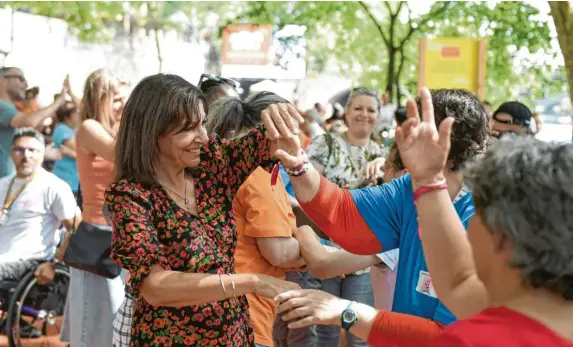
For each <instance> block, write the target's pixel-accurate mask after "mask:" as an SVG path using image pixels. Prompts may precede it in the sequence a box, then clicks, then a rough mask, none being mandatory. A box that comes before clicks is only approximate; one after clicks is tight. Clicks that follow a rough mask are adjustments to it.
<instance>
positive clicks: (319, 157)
mask: <svg viewBox="0 0 573 347" xmlns="http://www.w3.org/2000/svg"><path fill="white" fill-rule="evenodd" d="M306 152H307V154H308V157H309V158H310V159H311V160H313V161H315V162H317V163H319V164H320V165H322V166H324V173H323V175H324V177H325V178H326V179H328V180H329V181H331V182H333V183H336V184H337V185H338V186H339V187H342V188H349V189H356V188H361V187H364V186H366V185H369V184H370V181H369V180H366V178H365V170H364V169H365V167H366V164H368V162H370V161H372V160H374V159H376V158H379V157H384V155H385V153H384V152H383V148H382V147H381V146H380V145H379V144H377V143H376V142H374V141H372V140H369V141H368V143H367V144H366V145H364V146H353V145H351V144H349V143H348V142H346V140H345V139H344V138H343V137H342V136H341V135H340V134H338V133H334V132H331V133H326V134H324V135H321V136H317V137H315V138H313V139H312V142H311V143H310V145H309V146H308V148H307V149H306ZM380 178H381V176H380ZM380 183H382V182H380ZM327 244H328V245H329V246H333V247H336V248H340V246H338V245H337V244H335V243H334V242H332V241H330V240H328V241H327ZM368 272H370V269H369V268H368V269H365V270H360V271H357V272H354V273H353V274H354V275H361V274H364V273H368Z"/></svg>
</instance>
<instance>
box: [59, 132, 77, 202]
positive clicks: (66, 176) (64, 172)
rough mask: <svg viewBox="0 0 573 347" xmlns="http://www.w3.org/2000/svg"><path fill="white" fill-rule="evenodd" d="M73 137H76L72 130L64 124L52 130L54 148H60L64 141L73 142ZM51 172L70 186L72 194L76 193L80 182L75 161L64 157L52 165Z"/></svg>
mask: <svg viewBox="0 0 573 347" xmlns="http://www.w3.org/2000/svg"><path fill="white" fill-rule="evenodd" d="M75 136H76V135H75V131H74V129H73V128H71V127H69V126H68V125H66V124H63V123H60V124H58V125H56V127H55V128H54V134H53V135H52V138H53V139H54V145H55V146H56V148H60V146H61V145H62V144H63V143H64V141H66V140H70V139H72V140H73V139H74V138H75ZM52 172H53V173H54V175H56V176H58V177H59V178H60V179H62V180H64V181H65V182H66V183H67V184H68V185H69V186H70V188H71V189H72V191H73V192H77V191H78V187H79V184H80V182H79V177H78V169H77V167H76V159H74V158H71V157H67V156H64V157H63V158H62V159H60V160H58V161H56V162H55V163H54V167H53V169H52Z"/></svg>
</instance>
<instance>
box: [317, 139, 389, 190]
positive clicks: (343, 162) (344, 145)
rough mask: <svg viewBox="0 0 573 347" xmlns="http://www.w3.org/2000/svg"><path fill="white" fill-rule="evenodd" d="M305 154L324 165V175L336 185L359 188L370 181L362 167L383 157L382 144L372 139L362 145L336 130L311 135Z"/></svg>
mask: <svg viewBox="0 0 573 347" xmlns="http://www.w3.org/2000/svg"><path fill="white" fill-rule="evenodd" d="M306 152H307V153H308V157H309V158H310V159H311V160H313V161H316V162H317V163H319V164H320V165H322V166H324V177H326V178H327V179H328V180H329V181H331V182H333V183H336V185H338V186H339V187H342V188H344V187H348V188H349V189H354V188H358V187H361V186H364V185H366V184H367V183H369V182H368V181H367V180H366V178H365V172H364V168H365V167H366V164H368V162H370V161H372V160H374V159H376V158H379V157H384V152H383V150H382V147H380V145H379V144H377V143H376V142H374V141H368V143H367V144H366V145H364V146H353V145H350V144H349V143H348V142H346V140H345V139H344V138H343V137H342V136H341V135H339V134H337V133H326V134H324V135H321V136H317V137H315V138H313V139H312V142H311V143H310V145H309V146H308V148H307V150H306Z"/></svg>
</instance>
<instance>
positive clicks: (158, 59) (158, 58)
mask: <svg viewBox="0 0 573 347" xmlns="http://www.w3.org/2000/svg"><path fill="white" fill-rule="evenodd" d="M153 31H154V32H155V47H156V48H157V61H158V62H159V72H160V73H161V72H163V56H162V55H161V45H160V44H159V28H157V27H155V29H154V30H153Z"/></svg>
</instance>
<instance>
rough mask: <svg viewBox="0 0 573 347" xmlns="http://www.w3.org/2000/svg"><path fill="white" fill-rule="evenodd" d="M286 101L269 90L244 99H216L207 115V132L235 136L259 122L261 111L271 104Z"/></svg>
mask: <svg viewBox="0 0 573 347" xmlns="http://www.w3.org/2000/svg"><path fill="white" fill-rule="evenodd" d="M282 103H288V101H287V100H285V99H284V98H281V97H280V96H278V95H276V94H274V93H271V92H261V93H257V94H255V95H253V96H251V97H249V98H248V99H247V100H245V101H241V100H240V99H237V98H223V99H219V100H217V101H216V102H215V103H214V104H213V105H212V106H211V107H210V108H209V115H208V116H207V125H206V128H207V132H208V133H209V134H213V135H218V136H220V137H226V138H230V137H235V136H236V135H237V134H238V133H240V132H241V131H242V130H244V129H251V128H253V127H254V126H255V125H257V124H258V123H260V122H261V112H263V110H264V109H266V108H267V107H268V106H269V105H272V104H282Z"/></svg>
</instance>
